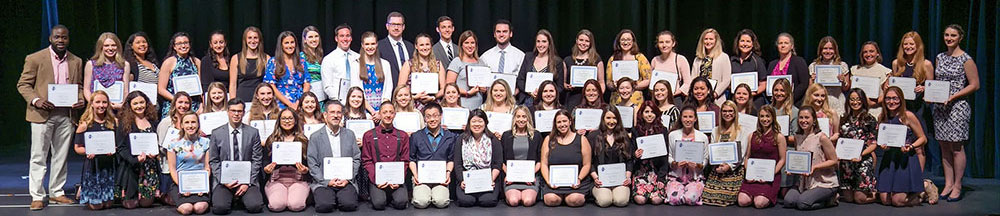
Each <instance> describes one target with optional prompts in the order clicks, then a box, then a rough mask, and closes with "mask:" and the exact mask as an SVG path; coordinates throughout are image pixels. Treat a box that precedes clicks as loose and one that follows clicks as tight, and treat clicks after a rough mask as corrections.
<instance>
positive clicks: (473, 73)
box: [465, 65, 493, 87]
mask: <svg viewBox="0 0 1000 216" xmlns="http://www.w3.org/2000/svg"><path fill="white" fill-rule="evenodd" d="M465 73H466V78H467V80H466V81H468V82H467V83H466V85H469V87H477V86H478V87H490V83H492V82H493V73H492V71H491V69H490V68H489V67H486V66H479V65H469V66H466V67H465Z"/></svg>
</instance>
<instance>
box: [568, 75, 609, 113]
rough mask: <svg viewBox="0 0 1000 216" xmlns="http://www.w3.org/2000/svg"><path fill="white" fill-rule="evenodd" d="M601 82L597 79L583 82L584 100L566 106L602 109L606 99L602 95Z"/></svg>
mask: <svg viewBox="0 0 1000 216" xmlns="http://www.w3.org/2000/svg"><path fill="white" fill-rule="evenodd" d="M601 88H602V87H601V84H600V83H598V81H597V80H587V82H586V83H584V84H583V98H581V99H582V101H580V102H579V103H576V105H575V106H569V104H567V106H566V107H568V108H569V107H572V108H583V109H600V108H601V107H602V106H604V99H603V98H602V97H601Z"/></svg>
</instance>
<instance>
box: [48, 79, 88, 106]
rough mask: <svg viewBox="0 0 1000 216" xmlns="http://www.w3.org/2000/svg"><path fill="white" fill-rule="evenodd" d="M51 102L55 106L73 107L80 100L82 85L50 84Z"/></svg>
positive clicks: (49, 95) (49, 97)
mask: <svg viewBox="0 0 1000 216" xmlns="http://www.w3.org/2000/svg"><path fill="white" fill-rule="evenodd" d="M48 90H49V92H48V93H49V94H48V100H49V103H52V105H54V106H55V107H71V106H73V104H75V103H76V102H77V101H80V95H79V93H80V85H77V84H49V88H48Z"/></svg>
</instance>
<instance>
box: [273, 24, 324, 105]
mask: <svg viewBox="0 0 1000 216" xmlns="http://www.w3.org/2000/svg"><path fill="white" fill-rule="evenodd" d="M276 47H277V50H275V51H274V53H275V55H274V57H271V58H270V59H268V60H267V66H266V67H265V68H264V83H267V84H268V85H270V86H271V88H272V89H274V91H275V92H278V93H279V94H274V96H275V98H277V99H278V102H280V103H278V108H280V109H285V108H286V107H287V108H291V109H293V110H297V109H298V101H299V98H301V97H302V93H303V92H307V91H309V82H312V79H310V77H309V74H307V72H306V70H305V66H304V65H305V64H306V63H305V60H304V59H302V58H299V57H298V56H296V54H297V53H299V46H298V44H297V43H295V34H294V33H292V32H290V31H284V32H281V34H279V35H278V45H277V46H276ZM279 53H280V54H279Z"/></svg>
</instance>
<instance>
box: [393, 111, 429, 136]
mask: <svg viewBox="0 0 1000 216" xmlns="http://www.w3.org/2000/svg"><path fill="white" fill-rule="evenodd" d="M421 119H422V116H420V113H417V112H397V113H396V118H395V119H394V120H393V121H392V126H394V127H396V129H399V130H401V131H403V132H407V133H413V132H416V131H418V130H420V123H422V122H423V121H422V120H421Z"/></svg>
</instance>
